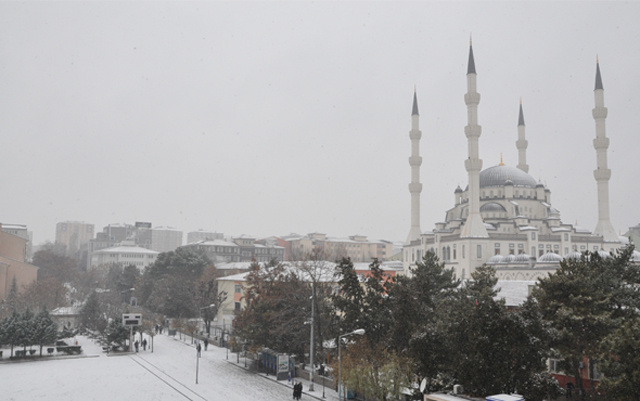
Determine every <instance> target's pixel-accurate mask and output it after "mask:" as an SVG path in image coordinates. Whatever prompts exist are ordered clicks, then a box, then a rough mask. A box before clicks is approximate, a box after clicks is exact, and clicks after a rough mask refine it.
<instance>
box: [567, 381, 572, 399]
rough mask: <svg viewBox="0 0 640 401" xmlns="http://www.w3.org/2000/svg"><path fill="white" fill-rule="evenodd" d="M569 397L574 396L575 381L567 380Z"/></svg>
mask: <svg viewBox="0 0 640 401" xmlns="http://www.w3.org/2000/svg"><path fill="white" fill-rule="evenodd" d="M566 395H567V398H573V383H572V382H567V394H566Z"/></svg>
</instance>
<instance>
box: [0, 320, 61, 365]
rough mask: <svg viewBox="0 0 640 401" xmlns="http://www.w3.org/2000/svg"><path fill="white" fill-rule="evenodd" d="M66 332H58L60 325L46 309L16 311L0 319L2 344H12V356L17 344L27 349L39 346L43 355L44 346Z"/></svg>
mask: <svg viewBox="0 0 640 401" xmlns="http://www.w3.org/2000/svg"><path fill="white" fill-rule="evenodd" d="M66 334H67V332H65V333H64V334H63V333H58V325H57V324H56V323H55V322H54V321H53V320H52V319H51V316H49V312H47V311H46V310H44V309H43V310H42V311H41V312H39V313H38V314H34V313H33V312H32V311H31V310H30V309H27V310H25V311H24V313H18V312H16V311H14V312H13V313H12V314H11V315H10V316H8V317H5V318H4V319H2V320H0V344H7V345H10V346H11V356H13V348H14V347H15V346H22V347H24V350H25V351H26V349H27V347H32V346H39V347H40V356H42V348H43V347H44V346H46V345H52V344H54V343H55V341H56V340H57V339H58V338H59V335H66Z"/></svg>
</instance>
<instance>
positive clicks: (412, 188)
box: [407, 87, 422, 243]
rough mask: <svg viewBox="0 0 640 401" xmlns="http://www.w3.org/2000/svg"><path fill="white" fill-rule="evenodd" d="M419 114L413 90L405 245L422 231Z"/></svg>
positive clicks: (415, 91) (416, 97)
mask: <svg viewBox="0 0 640 401" xmlns="http://www.w3.org/2000/svg"><path fill="white" fill-rule="evenodd" d="M421 137H422V132H421V131H420V113H419V112H418V94H417V90H416V88H415V87H414V89H413V108H412V110H411V131H409V138H410V139H411V157H409V166H411V183H410V184H409V193H410V194H411V229H410V230H409V235H408V236H407V243H410V242H411V241H414V240H417V239H419V238H420V234H421V233H422V230H420V193H421V192H422V184H421V183H420V166H421V165H422V157H420V138H421Z"/></svg>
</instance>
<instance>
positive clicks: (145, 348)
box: [133, 338, 147, 352]
mask: <svg viewBox="0 0 640 401" xmlns="http://www.w3.org/2000/svg"><path fill="white" fill-rule="evenodd" d="M141 344H142V349H143V350H144V351H146V350H147V339H146V338H145V339H143V340H142V343H140V342H139V341H138V340H136V342H135V343H133V345H134V346H135V347H136V352H138V350H139V349H140V345H141Z"/></svg>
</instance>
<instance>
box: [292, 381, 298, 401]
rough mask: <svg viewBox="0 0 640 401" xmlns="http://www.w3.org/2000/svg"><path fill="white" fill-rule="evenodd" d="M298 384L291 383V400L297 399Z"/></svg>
mask: <svg viewBox="0 0 640 401" xmlns="http://www.w3.org/2000/svg"><path fill="white" fill-rule="evenodd" d="M297 397H298V383H296V382H295V380H294V381H293V399H294V400H297V399H298V398H297Z"/></svg>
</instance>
